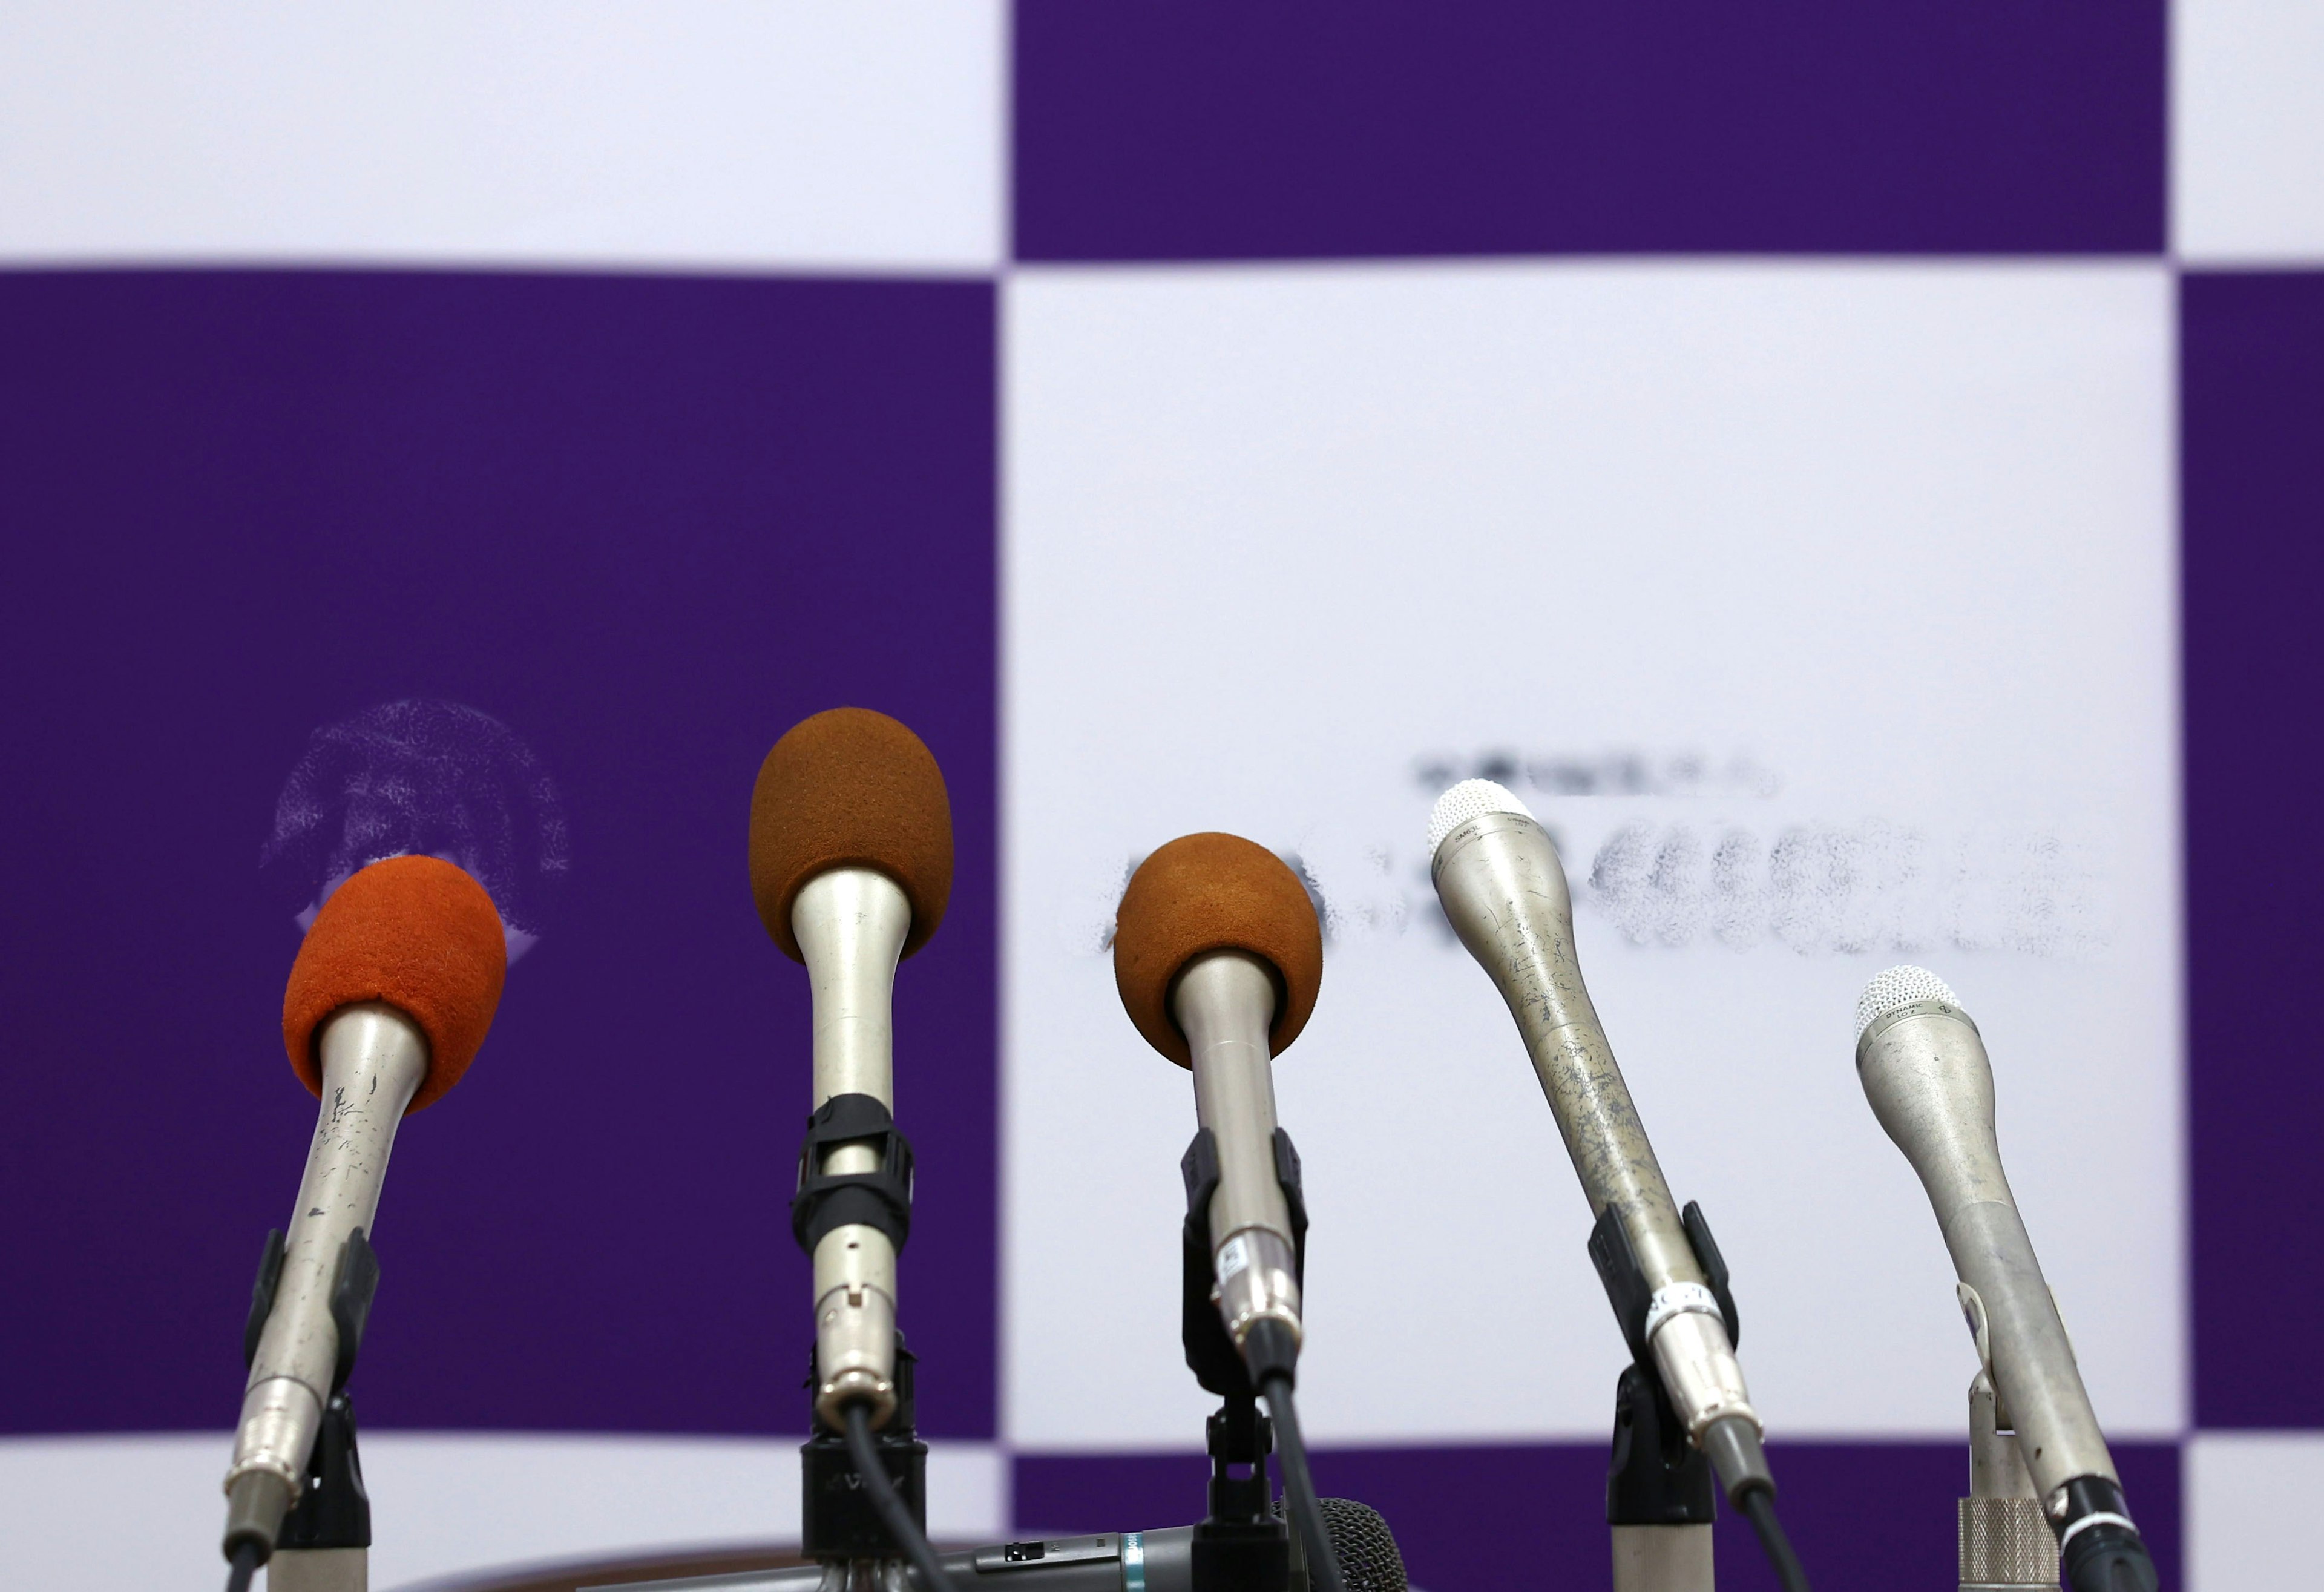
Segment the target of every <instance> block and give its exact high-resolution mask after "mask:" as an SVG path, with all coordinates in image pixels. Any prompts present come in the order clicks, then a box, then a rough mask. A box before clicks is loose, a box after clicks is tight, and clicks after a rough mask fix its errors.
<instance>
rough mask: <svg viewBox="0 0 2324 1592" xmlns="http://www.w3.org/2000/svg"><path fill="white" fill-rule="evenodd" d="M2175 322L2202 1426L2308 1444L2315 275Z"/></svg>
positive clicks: (2318, 1094)
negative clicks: (2282, 1432)
mask: <svg viewBox="0 0 2324 1592" xmlns="http://www.w3.org/2000/svg"><path fill="white" fill-rule="evenodd" d="M2179 320H2180V371H2181V375H2180V382H2181V397H2180V426H2181V445H2180V469H2181V503H2182V505H2183V507H2182V511H2181V512H2182V513H2183V514H2184V516H2185V518H2184V524H2185V530H2184V533H2183V551H2182V553H2181V557H2182V560H2183V570H2184V574H2183V591H2184V598H2183V600H2184V602H2185V606H2186V625H2185V638H2184V643H2183V645H2184V647H2185V659H2186V663H2185V667H2186V679H2187V685H2186V707H2185V714H2186V736H2187V787H2186V801H2187V1023H2188V1051H2189V1069H2190V1078H2189V1087H2188V1090H2187V1120H2188V1134H2189V1139H2190V1173H2191V1182H2192V1185H2193V1189H2192V1193H2193V1213H2192V1225H2193V1233H2192V1244H2193V1267H2192V1273H2193V1277H2192V1287H2193V1291H2194V1321H2193V1327H2194V1349H2195V1421H2196V1424H2197V1425H2198V1426H2199V1427H2258V1428H2267V1427H2319V1426H2324V1384H2319V1383H2318V1382H2317V1380H2316V1379H2315V1378H2314V1377H2310V1376H2298V1375H2291V1376H2287V1375H2286V1374H2284V1373H2283V1371H2282V1367H2283V1366H2285V1365H2298V1364H2301V1363H2303V1360H2304V1359H2306V1358H2311V1357H2312V1356H2314V1355H2315V1354H2316V1353H2318V1352H2319V1351H2324V1268H2319V1266H2318V1265H2317V1263H2316V1261H2315V1233H2316V1230H2317V1225H2318V1224H2319V1222H2324V1158H2319V1156H2318V1154H2317V1152H2316V1141H2317V1134H2318V1126H2319V1123H2324V1069H2319V1065H2318V1061H2317V1046H2316V1034H2315V1018H2314V1010H2315V1001H2314V999H2313V997H2312V992H2313V990H2314V988H2315V986H2316V979H2317V969H2318V967H2319V965H2324V914H2319V911H2318V896H2317V885H2318V882H2319V880H2324V822H2319V819H2318V816H2317V803H2316V791H2317V790H2318V788H2319V783H2324V742H2319V737H2318V733H2317V705H2318V703H2319V700H2324V642H2319V639H2318V630H2317V622H2316V594H2317V592H2318V591H2319V589H2324V273H2220V274H2210V273H2198V274H2190V275H2189V276H2186V277H2184V278H2183V279H2181V283H2180V292H2179ZM2160 1305H2161V1301H2158V1306H2157V1308H2160ZM2255 1334H2264V1339H2265V1342H2266V1345H2267V1347H2266V1349H2265V1352H2259V1351H2258V1350H2257V1349H2256V1347H2255V1345H2256V1344H2257V1343H2258V1342H2259V1341H2260V1338H2259V1337H2255Z"/></svg>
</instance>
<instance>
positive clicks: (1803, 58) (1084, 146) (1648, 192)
mask: <svg viewBox="0 0 2324 1592" xmlns="http://www.w3.org/2000/svg"><path fill="white" fill-rule="evenodd" d="M2165 29H2166V12H2165V9H2164V6H2163V4H2162V3H2161V0H2136V3H2135V4H2129V5H2039V4H2033V3H2030V0H1970V3H1968V4H1961V5H1935V4H1927V3H1921V4H1904V5H1883V6H1869V7H1867V6H1862V5H1843V4H1840V3H1838V0H1817V3H1814V4H1800V3H1796V0H1794V3H1793V4H1785V5H1761V6H1749V7H1739V8H1738V7H1736V6H1731V5H1709V4H1701V3H1694V4H1682V5H1658V6H1648V7H1639V6H1622V5H1609V6H1542V5H1523V4H1509V3H1505V4H1500V5H1484V6H1478V5H1469V6H1452V7H1447V6H1423V5H1411V4H1408V3H1407V4H1388V3H1385V0H1365V3H1362V4H1354V5H1312V4H1311V5H1260V6H1251V5H1213V4H1199V5H1151V4H1137V3H1131V4H1117V5H1087V4H1084V3H1081V0H1021V3H1020V4H1019V5H1018V7H1017V22H1016V36H1015V49H1016V77H1015V82H1016V89H1015V92H1016V126H1015V146H1016V158H1015V168H1014V184H1015V188H1014V191H1015V207H1016V220H1015V238H1016V254H1017V256H1018V257H1019V259H1025V260H1194V259H1219V260H1240V259H1299V258H1344V257H1371V256H1397V255H1513V254H1553V253H1673V252H1679V253H1778V254H1987V253H2003V254H2009V253H2041V254H2081V253H2090V252H2110V251H2119V252H2144V253H2158V252H2160V251H2161V250H2162V249H2163V236H2164V208H2163V205H2164V165H2163V154H2164V133H2165V126H2164V93H2163V91H2164V36H2165Z"/></svg>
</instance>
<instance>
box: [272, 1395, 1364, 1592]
mask: <svg viewBox="0 0 2324 1592" xmlns="http://www.w3.org/2000/svg"><path fill="white" fill-rule="evenodd" d="M847 1457H848V1458H850V1459H853V1461H855V1474H856V1475H857V1476H860V1477H862V1482H863V1490H864V1491H865V1492H866V1493H869V1494H870V1495H871V1507H872V1508H873V1509H875V1510H877V1511H879V1513H880V1519H881V1523H883V1524H884V1525H886V1526H887V1528H888V1533H889V1535H890V1536H892V1537H894V1538H895V1539H896V1541H899V1542H900V1543H902V1544H903V1545H904V1557H905V1558H907V1559H908V1560H911V1561H912V1568H913V1569H916V1570H918V1571H919V1572H920V1579H921V1581H922V1582H923V1583H925V1584H926V1587H927V1592H952V1579H951V1578H950V1577H948V1576H946V1575H945V1567H944V1560H941V1559H938V1558H937V1557H936V1550H935V1549H934V1548H932V1547H930V1546H929V1545H928V1539H927V1532H923V1531H921V1530H920V1526H919V1523H918V1521H916V1520H914V1519H913V1518H912V1512H911V1511H910V1510H909V1509H908V1508H906V1507H905V1505H904V1500H903V1498H902V1496H901V1495H899V1494H898V1492H897V1491H896V1484H895V1482H894V1481H893V1480H892V1479H890V1476H889V1475H888V1467H886V1466H884V1465H882V1464H881V1463H880V1450H879V1449H876V1448H874V1447H873V1446H872V1443H871V1411H870V1410H869V1409H867V1408H866V1407H865V1405H864V1404H863V1402H862V1400H860V1399H859V1400H857V1401H856V1402H853V1403H852V1404H850V1405H848V1406H847ZM229 1592H231V1589H229ZM1333 1592H1338V1589H1337V1588H1336V1587H1334V1588H1333Z"/></svg>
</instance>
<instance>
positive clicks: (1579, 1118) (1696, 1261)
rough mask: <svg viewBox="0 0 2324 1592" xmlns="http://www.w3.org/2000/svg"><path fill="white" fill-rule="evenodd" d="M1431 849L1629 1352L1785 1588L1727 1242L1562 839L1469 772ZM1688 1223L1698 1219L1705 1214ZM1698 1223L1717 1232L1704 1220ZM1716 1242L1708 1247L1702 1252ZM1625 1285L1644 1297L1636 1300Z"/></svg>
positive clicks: (1431, 826) (1785, 1557) (1789, 1578)
mask: <svg viewBox="0 0 2324 1592" xmlns="http://www.w3.org/2000/svg"><path fill="white" fill-rule="evenodd" d="M1428 852H1429V858H1430V861H1429V875H1430V878H1431V880H1432V881H1433V882H1434V884H1435V886H1436V895H1437V899H1438V900H1439V901H1441V902H1443V906H1444V916H1445V918H1446V920H1447V921H1449V922H1450V923H1451V924H1452V930H1453V932H1454V933H1456V934H1458V935H1459V936H1460V938H1461V943H1462V945H1464V946H1466V947H1468V949H1469V954H1470V955H1471V956H1472V957H1474V958H1476V959H1477V961H1478V963H1479V964H1480V966H1482V967H1483V968H1484V969H1485V972H1486V973H1487V974H1488V975H1489V976H1490V977H1491V979H1492V981H1493V985H1494V987H1495V988H1497V989H1499V991H1500V993H1501V998H1502V999H1503V1000H1504V1001H1506V1002H1507V1003H1508V1008H1509V1014H1510V1015H1511V1016H1512V1017H1514V1018H1516V1019H1517V1032H1518V1033H1519V1034H1520V1035H1521V1036H1522V1037H1523V1039H1524V1040H1525V1044H1526V1053H1527V1054H1528V1055H1529V1056H1530V1058H1531V1059H1532V1061H1533V1068H1534V1072H1535V1075H1536V1076H1537V1077H1538V1078H1540V1080H1541V1088H1542V1093H1543V1094H1544V1095H1545V1096H1546V1097H1548V1100H1549V1108H1550V1112H1551V1114H1552V1115H1554V1116H1555V1117H1556V1119H1557V1128H1558V1132H1559V1134H1561V1135H1563V1138H1564V1140H1565V1149H1566V1153H1567V1154H1568V1155H1569V1156H1571V1157H1572V1161H1573V1170H1574V1171H1575V1172H1577V1173H1578V1174H1580V1176H1581V1179H1582V1193H1583V1194H1584V1195H1585V1196H1587V1197H1588V1199H1589V1201H1590V1210H1591V1215H1592V1216H1594V1217H1597V1218H1598V1222H1599V1227H1598V1231H1597V1233H1596V1234H1594V1235H1593V1236H1592V1238H1591V1257H1592V1259H1594V1260H1597V1261H1598V1262H1599V1264H1600V1273H1601V1275H1603V1276H1604V1277H1605V1278H1606V1281H1607V1284H1608V1290H1609V1297H1613V1298H1614V1300H1615V1310H1616V1314H1617V1316H1618V1317H1619V1318H1621V1319H1622V1325H1623V1332H1624V1335H1625V1336H1626V1337H1628V1338H1629V1339H1630V1341H1631V1347H1632V1352H1633V1353H1634V1354H1636V1355H1637V1356H1639V1357H1640V1359H1642V1360H1643V1359H1645V1358H1646V1356H1652V1360H1653V1364H1654V1366H1655V1370H1656V1372H1657V1373H1659V1374H1660V1375H1661V1378H1662V1383H1663V1387H1664V1389H1665V1392H1666V1393H1668V1395H1669V1397H1670V1402H1671V1406H1672V1408H1673V1409H1674V1411H1675V1412H1677V1414H1678V1417H1679V1419H1680V1421H1682V1423H1683V1425H1684V1427H1685V1430H1686V1436H1687V1440H1688V1441H1689V1442H1691V1443H1692V1444H1693V1445H1694V1446H1695V1447H1696V1448H1698V1449H1701V1450H1702V1451H1703V1452H1704V1453H1705V1454H1706V1455H1708V1456H1709V1457H1710V1459H1711V1466H1712V1467H1713V1468H1714V1469H1715V1470H1716V1471H1717V1472H1718V1474H1719V1479H1720V1483H1721V1485H1722V1486H1724V1487H1725V1489H1726V1492H1727V1496H1728V1499H1729V1502H1730V1503H1732V1504H1734V1505H1735V1507H1736V1508H1737V1509H1738V1510H1739V1511H1741V1512H1742V1513H1744V1514H1745V1515H1747V1516H1748V1518H1749V1519H1750V1521H1751V1523H1752V1526H1753V1528H1754V1530H1755V1531H1756V1532H1757V1535H1758V1537H1759V1539H1760V1542H1761V1544H1762V1546H1764V1547H1765V1548H1766V1550H1767V1553H1768V1556H1769V1557H1770V1558H1771V1559H1772V1560H1775V1565H1776V1569H1777V1572H1778V1574H1779V1575H1780V1576H1782V1577H1783V1578H1784V1581H1785V1583H1786V1584H1787V1585H1793V1586H1804V1585H1805V1580H1804V1578H1803V1574H1802V1572H1800V1570H1799V1567H1798V1561H1797V1560H1796V1559H1794V1558H1793V1557H1792V1556H1791V1549H1790V1546H1789V1544H1788V1542H1786V1541H1784V1538H1783V1533H1782V1531H1781V1528H1780V1527H1779V1526H1778V1525H1777V1523H1776V1521H1775V1513H1774V1510H1773V1501H1774V1497H1775V1476H1774V1473H1773V1472H1771V1471H1770V1470H1769V1469H1768V1468H1767V1458H1766V1451H1765V1450H1764V1449H1762V1447H1761V1445H1760V1436H1761V1432H1762V1430H1763V1429H1762V1426H1761V1422H1760V1420H1759V1415H1758V1412H1757V1411H1756V1410H1754V1409H1753V1408H1752V1407H1751V1396H1750V1392H1749V1390H1748V1388H1747V1387H1746V1386H1745V1384H1744V1381H1743V1367H1742V1365H1740V1363H1738V1361H1737V1359H1736V1357H1735V1347H1734V1343H1733V1340H1732V1335H1731V1329H1730V1327H1729V1311H1730V1310H1731V1305H1729V1301H1727V1300H1725V1299H1724V1298H1723V1297H1722V1296H1723V1294H1724V1292H1725V1274H1724V1266H1723V1263H1720V1262H1719V1261H1718V1260H1717V1258H1716V1250H1715V1248H1713V1247H1712V1246H1711V1245H1708V1244H1707V1243H1705V1244H1701V1245H1699V1244H1697V1243H1696V1242H1695V1238H1694V1235H1693V1234H1692V1233H1691V1232H1690V1230H1689V1228H1690V1226H1691V1224H1690V1223H1689V1222H1688V1220H1687V1219H1686V1218H1684V1217H1682V1216H1681V1215H1680V1213H1679V1209H1678V1207H1677V1206H1676V1204H1675V1203H1674V1202H1673V1200H1672V1199H1671V1192H1670V1185H1669V1184H1668V1183H1667V1182H1665V1180H1664V1178H1663V1171H1662V1167H1661V1165H1660V1163H1658V1162H1656V1161H1655V1152H1654V1147H1653V1146H1652V1145H1651V1144H1649V1143H1647V1142H1646V1127H1645V1125H1643V1124H1642V1123H1640V1122H1639V1120H1638V1110H1637V1106H1636V1105H1635V1104H1634V1103H1633V1102H1632V1100H1631V1098H1630V1090H1629V1086H1628V1085H1627V1084H1625V1083H1624V1082H1623V1081H1622V1072H1621V1069H1620V1068H1619V1067H1618V1066H1616V1065H1615V1062H1614V1052H1613V1049H1612V1047H1611V1046H1610V1045H1609V1044H1608V1043H1607V1041H1606V1031H1605V1030H1604V1028H1602V1027H1601V1026H1600V1023H1599V1021H1598V1013H1597V1010H1596V1008H1595V1007H1593V1006H1592V1005H1591V1003H1590V992H1589V990H1588V989H1587V988H1586V987H1584V986H1583V984H1582V967H1581V964H1580V962H1579V961H1578V960H1577V959H1576V957H1575V950H1574V944H1573V903H1572V896H1571V895H1570V893H1568V891H1567V887H1566V881H1565V869H1564V866H1563V864H1561V863H1560V862H1559V860H1558V856H1557V848H1556V847H1555V846H1554V845H1553V844H1552V843H1551V841H1550V838H1549V836H1548V834H1547V832H1545V830H1544V829H1543V828H1542V827H1541V826H1540V824H1538V823H1537V822H1535V819H1534V816H1533V814H1532V812H1531V811H1530V810H1528V809H1527V808H1526V805H1525V803H1524V802H1522V801H1518V800H1517V797H1515V796H1513V795H1511V794H1510V793H1509V792H1508V791H1507V790H1505V789H1503V788H1502V787H1501V786H1499V785H1498V784H1495V783H1494V782H1492V781H1490V780H1463V781H1462V782H1460V783H1459V784H1457V785H1454V786H1453V787H1452V789H1451V790H1449V791H1445V792H1444V794H1443V795H1442V796H1441V797H1439V798H1438V799H1437V801H1436V805H1435V807H1434V810H1432V811H1431V812H1430V813H1429V815H1428ZM1689 1209H1690V1213H1692V1207H1690V1208H1689ZM1692 1226H1698V1227H1699V1226H1700V1220H1699V1217H1698V1219H1697V1221H1696V1222H1695V1223H1694V1224H1692ZM1701 1231H1702V1236H1704V1237H1705V1238H1706V1239H1707V1238H1708V1229H1707V1228H1702V1229H1701ZM1705 1249H1709V1250H1711V1254H1709V1255H1705V1254H1701V1253H1700V1252H1701V1251H1702V1250H1705ZM1616 1255H1620V1256H1622V1259H1621V1261H1620V1263H1619V1264H1617V1263H1616V1262H1615V1260H1614V1256H1616ZM1706 1261H1709V1263H1710V1264H1711V1266H1713V1267H1716V1268H1718V1271H1717V1274H1715V1275H1714V1274H1713V1273H1712V1272H1711V1271H1708V1270H1706V1266H1705V1262H1706ZM1626 1279H1634V1280H1635V1281H1626ZM1629 1293H1635V1294H1637V1296H1638V1297H1636V1298H1634V1299H1631V1300H1629V1301H1628V1305H1626V1303H1625V1300H1624V1297H1623V1296H1624V1295H1626V1294H1629Z"/></svg>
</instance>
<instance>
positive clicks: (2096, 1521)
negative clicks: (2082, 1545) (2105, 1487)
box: [2058, 1509, 2138, 1553]
mask: <svg viewBox="0 0 2324 1592" xmlns="http://www.w3.org/2000/svg"><path fill="white" fill-rule="evenodd" d="M2094 1525H2118V1526H2127V1527H2129V1528H2130V1529H2131V1530H2132V1531H2134V1532H2135V1531H2136V1530H2137V1529H2138V1523H2137V1522H2135V1521H2134V1520H2132V1519H2131V1518H2130V1516H2128V1515H2127V1514H2111V1513H2107V1511H2105V1510H2103V1509H2101V1510H2098V1511H2096V1512H2095V1513H2089V1514H2085V1515H2084V1516H2082V1518H2081V1519H2080V1520H2078V1521H2076V1522H2075V1523H2073V1524H2071V1525H2070V1526H2068V1527H2067V1528H2066V1529H2065V1531H2064V1532H2061V1534H2060V1535H2059V1538H2058V1551H2059V1552H2061V1553H2063V1552H2064V1551H2065V1550H2066V1544H2067V1543H2069V1542H2070V1541H2073V1540H2074V1537H2075V1535H2076V1533H2078V1532H2080V1531H2081V1529H2082V1528H2083V1527H2084V1526H2094Z"/></svg>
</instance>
